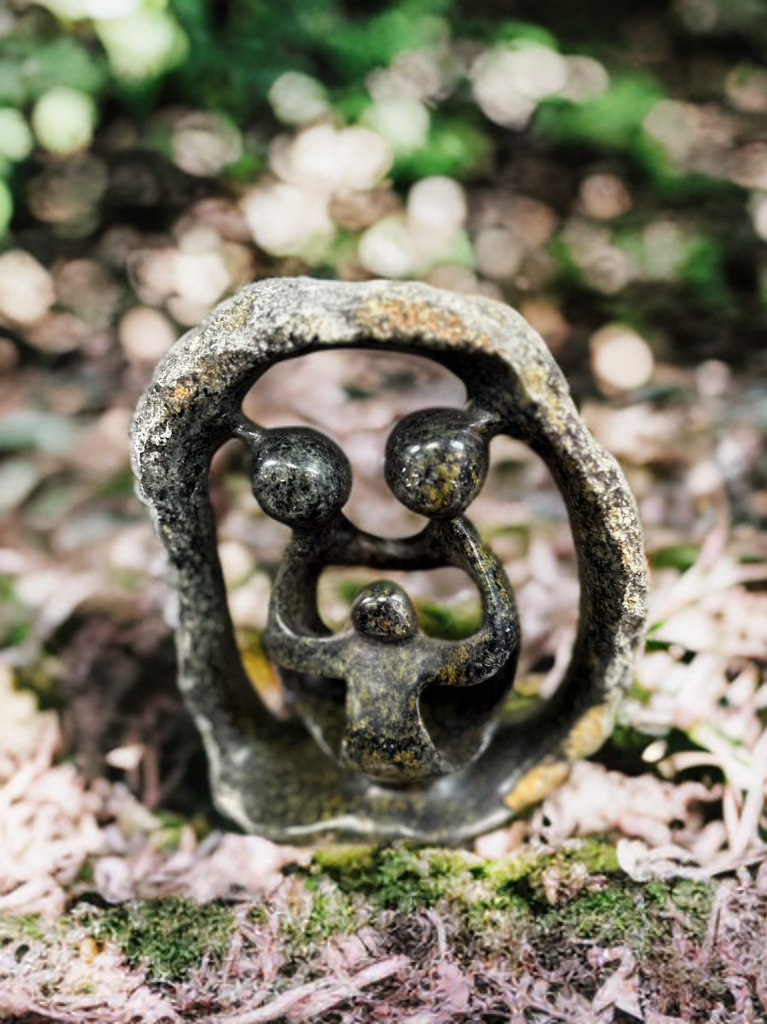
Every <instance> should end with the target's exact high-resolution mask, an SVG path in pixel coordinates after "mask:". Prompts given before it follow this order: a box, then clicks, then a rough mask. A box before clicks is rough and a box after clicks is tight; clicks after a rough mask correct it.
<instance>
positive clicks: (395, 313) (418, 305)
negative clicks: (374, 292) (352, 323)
mask: <svg viewBox="0 0 767 1024" xmlns="http://www.w3.org/2000/svg"><path fill="white" fill-rule="evenodd" d="M357 321H358V323H359V325H360V327H361V328H362V330H363V331H364V332H365V333H366V334H368V335H370V337H372V338H377V339H387V340H388V339H390V338H391V337H392V336H393V337H395V338H403V337H404V338H409V339H410V338H416V337H419V336H423V335H427V336H428V337H430V338H433V339H438V340H440V341H442V342H444V343H445V344H446V345H458V344H460V343H461V342H463V341H465V340H466V338H467V337H468V335H469V334H470V333H472V332H471V331H470V329H469V328H468V327H467V326H466V324H465V323H464V321H463V320H462V319H461V317H460V316H458V314H457V313H453V312H452V311H450V310H447V309H439V308H438V307H436V306H433V305H431V304H429V303H426V302H408V301H407V300H406V299H392V298H379V297H378V296H376V297H374V298H372V299H368V300H367V301H366V302H363V303H362V305H361V306H360V307H359V310H358V311H357Z"/></svg>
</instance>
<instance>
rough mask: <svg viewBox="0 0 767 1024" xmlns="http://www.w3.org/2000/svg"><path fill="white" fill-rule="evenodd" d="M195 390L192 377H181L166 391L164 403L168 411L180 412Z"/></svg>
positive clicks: (192, 396)
mask: <svg viewBox="0 0 767 1024" xmlns="http://www.w3.org/2000/svg"><path fill="white" fill-rule="evenodd" d="M195 390H196V389H195V386H194V380H193V378H191V377H182V378H181V379H180V380H179V381H178V383H177V384H174V385H173V387H171V388H169V389H168V391H167V392H166V395H165V405H166V406H167V408H168V410H169V412H171V413H179V412H181V411H182V410H183V409H184V407H185V406H187V405H188V404H189V402H191V400H192V399H193V398H194V395H195Z"/></svg>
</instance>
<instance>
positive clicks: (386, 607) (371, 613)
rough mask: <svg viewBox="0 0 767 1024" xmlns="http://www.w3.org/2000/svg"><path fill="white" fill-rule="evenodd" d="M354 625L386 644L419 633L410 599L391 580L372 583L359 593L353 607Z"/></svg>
mask: <svg viewBox="0 0 767 1024" xmlns="http://www.w3.org/2000/svg"><path fill="white" fill-rule="evenodd" d="M352 625H353V626H354V628H355V629H356V630H357V632H358V633H363V634H364V635H365V636H369V637H372V638H373V639H375V640H382V641H384V643H397V642H398V641H401V640H408V639H409V638H410V637H411V636H415V634H416V632H417V630H418V621H417V619H416V615H415V608H413V604H412V602H411V600H410V598H409V597H408V595H407V594H406V593H405V591H404V590H403V589H402V587H400V586H398V585H397V584H396V583H391V582H389V580H379V581H377V582H375V583H371V584H369V585H368V586H367V587H365V588H364V589H363V590H361V591H360V592H359V594H358V595H357V598H356V600H355V602H354V604H353V605H352Z"/></svg>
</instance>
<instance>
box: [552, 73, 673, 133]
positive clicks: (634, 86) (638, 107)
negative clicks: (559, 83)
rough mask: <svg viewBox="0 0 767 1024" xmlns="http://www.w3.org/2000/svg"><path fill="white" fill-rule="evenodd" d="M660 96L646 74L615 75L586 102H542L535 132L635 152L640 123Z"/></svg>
mask: <svg viewBox="0 0 767 1024" xmlns="http://www.w3.org/2000/svg"><path fill="white" fill-rule="evenodd" d="M663 96H664V92H663V89H662V88H661V86H660V85H659V83H658V82H657V81H656V80H655V79H654V78H652V77H650V76H649V75H638V74H622V75H615V76H614V77H613V78H612V79H611V81H610V85H609V88H608V89H607V90H606V91H605V92H603V93H601V94H599V95H597V96H594V97H593V98H592V99H589V100H586V101H585V102H582V103H571V102H569V101H566V100H561V99H556V98H555V99H550V100H546V101H544V102H543V103H542V104H541V106H540V108H539V110H538V113H537V116H536V120H535V131H536V134H538V135H541V136H542V137H544V138H547V139H550V140H552V141H556V142H571V143H572V142H576V143H580V144H584V145H590V146H594V147H596V148H598V149H602V150H606V151H611V150H613V151H622V152H629V153H631V152H634V153H636V152H637V149H636V146H637V143H638V142H639V141H640V140H641V138H642V135H643V133H644V129H643V127H642V122H643V121H644V119H645V117H646V116H647V114H648V113H649V112H650V111H651V110H652V108H653V107H654V106H655V104H656V103H657V102H658V101H659V100H661V99H663Z"/></svg>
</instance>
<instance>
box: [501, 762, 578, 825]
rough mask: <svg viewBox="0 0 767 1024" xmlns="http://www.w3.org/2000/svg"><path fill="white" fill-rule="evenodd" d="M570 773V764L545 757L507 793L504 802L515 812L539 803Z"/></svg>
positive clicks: (517, 812)
mask: <svg viewBox="0 0 767 1024" xmlns="http://www.w3.org/2000/svg"><path fill="white" fill-rule="evenodd" d="M569 774H570V765H569V764H567V762H565V761H558V760H556V759H555V758H553V757H545V758H544V759H543V760H542V761H541V762H540V764H537V765H536V766H535V768H531V769H530V771H529V772H527V773H526V774H525V775H523V776H522V778H521V779H520V780H519V782H518V783H517V784H516V786H515V787H514V788H513V789H512V790H511V792H510V793H507V794H506V796H505V797H504V798H503V802H504V803H505V804H506V806H507V807H508V808H509V810H510V811H512V812H513V813H514V814H519V812H520V811H521V810H523V809H524V808H525V807H530V806H531V805H532V804H537V803H539V802H540V801H541V800H543V799H544V797H547V796H548V795H549V793H551V791H552V790H554V789H556V788H557V786H561V785H562V783H563V782H564V781H565V779H566V778H567V776H568V775H569Z"/></svg>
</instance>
